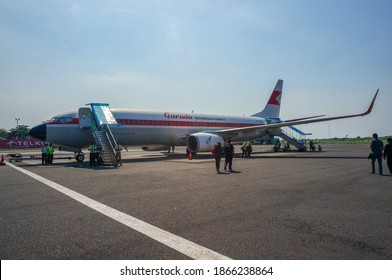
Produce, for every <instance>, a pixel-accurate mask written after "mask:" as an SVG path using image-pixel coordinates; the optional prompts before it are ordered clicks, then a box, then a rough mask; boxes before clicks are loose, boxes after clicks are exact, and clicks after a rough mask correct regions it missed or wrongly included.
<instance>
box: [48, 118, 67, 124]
mask: <svg viewBox="0 0 392 280" xmlns="http://www.w3.org/2000/svg"><path fill="white" fill-rule="evenodd" d="M49 122H59V123H70V122H72V118H71V117H53V118H51V119H50V120H49Z"/></svg>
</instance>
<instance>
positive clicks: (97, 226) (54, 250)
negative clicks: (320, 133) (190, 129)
mask: <svg viewBox="0 0 392 280" xmlns="http://www.w3.org/2000/svg"><path fill="white" fill-rule="evenodd" d="M270 148H271V147H269V146H254V150H255V153H254V154H253V155H252V158H250V159H245V158H241V157H236V158H235V159H234V165H233V168H234V169H235V173H230V174H216V172H215V169H214V160H213V158H212V155H210V154H208V153H206V154H200V155H196V156H195V157H194V159H193V160H188V159H186V158H185V155H184V154H181V153H180V152H183V149H182V148H177V149H176V152H177V151H178V153H175V154H167V153H161V152H140V151H129V152H124V153H123V166H122V167H120V168H112V167H94V168H90V167H89V166H88V162H84V163H83V164H80V163H77V162H75V161H72V160H71V161H69V160H67V159H59V160H56V158H55V161H54V164H53V165H52V166H42V165H41V164H40V161H39V160H34V159H29V158H27V159H25V160H24V161H23V162H21V163H15V165H16V166H19V167H22V168H23V169H25V170H28V171H31V172H33V173H35V174H38V175H40V176H42V177H44V178H47V179H49V180H51V181H53V182H56V183H58V184H60V185H62V186H64V187H66V188H68V189H71V190H74V191H76V192H78V193H80V194H83V195H85V196H87V197H89V198H91V199H93V200H96V201H98V202H100V203H103V204H105V205H107V206H109V207H112V208H114V209H116V210H118V211H121V212H123V213H126V214H128V215H131V216H133V217H135V218H137V219H140V220H142V221H144V222H147V223H149V224H151V225H154V226H156V227H158V228H160V229H163V230H166V231H168V232H170V233H172V234H174V235H176V236H180V237H182V238H185V239H187V240H189V241H192V242H194V243H196V244H198V245H201V246H203V247H206V248H209V249H211V250H213V251H215V252H217V253H219V254H222V255H224V256H227V257H229V258H232V259H275V260H280V259H322V260H328V259H338V260H340V259H355V260H356V259H392V219H391V217H392V176H389V175H388V174H389V172H388V170H387V166H386V164H385V161H384V173H385V174H387V175H384V176H380V175H377V174H376V175H371V174H370V161H369V160H368V159H367V155H368V154H369V150H368V146H366V145H328V146H325V147H324V151H323V152H306V153H298V152H290V153H282V152H281V153H273V152H272V151H271V150H270ZM236 150H237V151H239V147H237V146H236ZM1 153H3V152H1ZM57 155H58V154H57ZM55 157H56V154H55ZM222 166H223V161H222ZM0 212H1V217H0V228H1V230H0V242H1V244H0V258H1V259H3V260H4V259H61V260H63V259H77V260H78V259H139V260H141V259H189V257H188V256H186V255H184V254H182V253H180V252H178V251H177V250H175V249H172V248H170V247H167V246H166V245H163V244H161V243H159V242H157V241H156V240H154V239H152V238H150V237H147V236H146V235H144V234H142V233H140V232H137V231H135V230H133V229H131V228H129V227H127V226H125V225H123V224H121V223H119V222H117V221H115V220H113V219H111V218H109V217H106V216H104V215H102V214H101V213H98V212H97V211H95V210H93V209H91V208H89V207H87V206H85V205H83V204H81V203H79V202H77V201H75V200H74V199H72V198H70V197H68V196H66V195H64V194H63V193H60V192H58V191H56V190H54V189H52V188H50V187H48V186H47V185H45V184H43V183H41V182H39V181H36V180H35V179H33V178H31V177H29V176H27V175H25V174H23V173H21V172H20V171H18V170H15V169H14V168H11V167H10V166H9V165H6V166H0Z"/></svg>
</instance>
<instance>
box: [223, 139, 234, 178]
mask: <svg viewBox="0 0 392 280" xmlns="http://www.w3.org/2000/svg"><path fill="white" fill-rule="evenodd" d="M224 152H225V167H224V169H225V171H226V168H227V166H229V171H230V172H232V171H233V169H232V166H233V157H234V146H233V144H231V140H227V142H226V145H225V150H224Z"/></svg>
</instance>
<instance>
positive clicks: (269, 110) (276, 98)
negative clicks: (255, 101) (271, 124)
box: [252, 80, 283, 119]
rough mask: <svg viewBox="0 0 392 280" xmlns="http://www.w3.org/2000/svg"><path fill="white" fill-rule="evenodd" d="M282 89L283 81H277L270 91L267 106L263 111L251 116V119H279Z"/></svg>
mask: <svg viewBox="0 0 392 280" xmlns="http://www.w3.org/2000/svg"><path fill="white" fill-rule="evenodd" d="M282 88H283V80H278V82H277V83H276V86H275V88H274V90H273V91H272V94H271V97H270V99H269V100H268V102H267V105H265V107H264V110H263V111H261V112H258V113H256V114H254V115H252V117H260V118H265V119H273V118H279V113H280V100H281V97H282Z"/></svg>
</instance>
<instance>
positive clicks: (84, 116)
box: [78, 107, 92, 128]
mask: <svg viewBox="0 0 392 280" xmlns="http://www.w3.org/2000/svg"><path fill="white" fill-rule="evenodd" d="M78 114H79V126H80V128H90V127H91V116H92V114H91V108H88V107H86V108H79V113H78Z"/></svg>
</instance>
